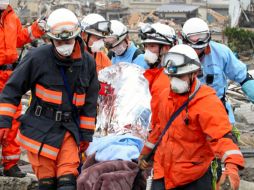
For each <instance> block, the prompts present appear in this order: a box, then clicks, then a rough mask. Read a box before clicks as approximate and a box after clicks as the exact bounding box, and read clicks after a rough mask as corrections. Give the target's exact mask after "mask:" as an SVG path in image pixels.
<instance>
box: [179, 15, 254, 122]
mask: <svg viewBox="0 0 254 190" xmlns="http://www.w3.org/2000/svg"><path fill="white" fill-rule="evenodd" d="M182 38H183V43H184V44H187V45H190V46H191V47H192V48H194V49H195V51H196V52H197V54H198V56H199V59H200V60H201V63H202V73H201V75H200V76H199V79H200V81H201V82H202V83H204V84H207V85H208V86H211V87H212V88H214V89H215V90H216V93H217V96H218V97H219V98H220V99H221V101H222V102H223V104H224V106H225V108H226V110H227V112H228V115H229V119H230V122H231V123H232V124H234V123H235V118H234V115H233V110H232V108H231V106H230V104H229V102H228V101H227V100H226V95H225V93H226V91H227V89H228V85H227V80H228V79H230V80H232V81H235V82H237V83H239V84H240V85H241V86H242V90H243V92H244V93H245V94H246V95H247V97H248V98H249V100H250V101H251V102H254V80H253V78H252V76H251V75H250V74H249V73H248V72H247V68H246V65H245V64H244V63H242V62H241V61H240V60H238V59H237V58H236V57H235V55H234V54H233V52H232V51H231V50H230V49H229V48H228V47H227V46H225V45H223V44H220V43H217V42H215V41H213V40H211V32H210V30H209V27H208V25H207V23H206V22H205V21H203V20H202V19H200V18H191V19H189V20H187V21H186V22H185V23H184V25H183V29H182Z"/></svg>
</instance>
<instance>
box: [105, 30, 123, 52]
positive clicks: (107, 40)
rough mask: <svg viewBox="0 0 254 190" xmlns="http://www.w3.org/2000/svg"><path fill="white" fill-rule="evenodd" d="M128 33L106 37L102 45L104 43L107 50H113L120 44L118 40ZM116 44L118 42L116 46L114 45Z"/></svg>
mask: <svg viewBox="0 0 254 190" xmlns="http://www.w3.org/2000/svg"><path fill="white" fill-rule="evenodd" d="M127 33H128V32H125V33H123V34H121V35H120V36H117V35H110V36H107V37H105V38H104V39H103V40H104V43H105V46H106V47H107V48H109V49H111V48H114V47H115V46H116V45H118V44H119V43H120V42H119V40H120V38H121V37H123V36H124V35H126V34H127ZM123 40H124V38H123ZM117 42H119V43H118V44H116V43H117ZM114 44H116V45H114Z"/></svg>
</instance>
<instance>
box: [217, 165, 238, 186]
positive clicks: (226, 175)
mask: <svg viewBox="0 0 254 190" xmlns="http://www.w3.org/2000/svg"><path fill="white" fill-rule="evenodd" d="M239 185H240V177H239V174H238V167H237V165H235V164H232V163H227V164H226V168H225V171H224V172H223V173H222V175H221V178H220V181H219V182H218V184H217V190H238V189H239Z"/></svg>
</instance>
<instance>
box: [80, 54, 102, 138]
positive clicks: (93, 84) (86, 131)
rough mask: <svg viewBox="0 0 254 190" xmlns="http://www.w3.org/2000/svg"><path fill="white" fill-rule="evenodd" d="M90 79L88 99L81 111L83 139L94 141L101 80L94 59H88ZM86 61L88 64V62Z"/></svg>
mask: <svg viewBox="0 0 254 190" xmlns="http://www.w3.org/2000/svg"><path fill="white" fill-rule="evenodd" d="M87 63H88V64H89V68H88V69H89V73H90V81H89V86H88V89H87V92H86V101H85V104H84V106H83V107H82V110H81V112H80V133H81V141H90V142H91V141H92V136H93V134H94V130H95V123H96V114H97V99H98V92H99V81H98V77H97V72H96V67H95V61H94V59H92V58H90V57H89V59H88V62H87ZM87 63H86V64H87Z"/></svg>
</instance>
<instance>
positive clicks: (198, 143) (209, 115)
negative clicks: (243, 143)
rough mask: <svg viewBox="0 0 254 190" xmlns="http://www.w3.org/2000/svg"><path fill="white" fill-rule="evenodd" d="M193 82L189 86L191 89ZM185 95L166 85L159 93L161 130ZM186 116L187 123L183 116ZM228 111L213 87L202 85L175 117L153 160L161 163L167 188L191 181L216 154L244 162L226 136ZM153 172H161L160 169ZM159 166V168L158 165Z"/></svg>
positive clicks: (193, 87) (227, 159)
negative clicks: (186, 106) (171, 89)
mask: <svg viewBox="0 0 254 190" xmlns="http://www.w3.org/2000/svg"><path fill="white" fill-rule="evenodd" d="M196 83H197V82H195V83H194V84H193V86H192V88H191V93H192V92H194V89H195V86H196ZM187 98H188V95H179V94H175V93H174V92H172V91H171V92H170V90H169V88H168V89H165V90H164V91H163V92H162V93H161V94H160V97H159V100H160V101H159V105H158V110H159V112H158V118H159V125H160V127H161V130H162V129H163V128H164V127H165V126H166V123H167V122H168V120H169V118H170V116H171V115H172V113H173V112H174V111H175V110H176V109H178V108H179V107H180V106H181V105H182V104H183V103H184V102H185V101H186V100H187ZM185 118H188V119H189V124H188V125H186V124H185V122H184V120H185ZM231 129H232V127H231V125H230V123H229V120H228V116H227V113H226V111H225V108H224V107H223V105H222V103H221V101H220V100H219V99H218V97H217V96H216V93H215V91H214V90H213V89H211V88H210V87H208V86H205V85H204V86H201V87H200V89H199V91H198V92H197V94H196V95H195V97H194V98H193V99H192V100H191V101H190V102H189V105H188V114H187V112H186V109H185V110H184V111H182V112H181V113H180V114H179V115H178V117H177V118H176V119H175V120H174V122H173V123H172V125H171V127H170V128H169V130H168V131H167V132H166V134H165V135H164V137H163V139H162V141H161V143H160V145H159V147H158V149H157V151H156V153H155V156H154V160H155V161H156V162H158V163H160V165H161V166H162V167H163V174H164V179H165V185H166V189H172V188H175V187H179V186H182V185H184V184H188V183H190V182H193V181H195V180H197V179H199V178H200V177H202V176H203V175H204V174H205V172H206V171H207V169H208V167H209V165H210V164H211V161H212V160H213V159H214V157H215V155H217V156H218V157H220V158H221V159H222V162H224V163H229V162H230V163H234V164H237V165H239V166H240V167H243V166H244V159H243V157H242V154H241V152H240V150H239V148H238V147H237V145H235V144H234V143H233V141H232V140H231V139H229V138H226V137H224V136H225V135H226V134H227V133H229V132H230V131H231ZM154 169H155V170H154V173H155V175H156V173H157V174H158V173H159V174H161V171H156V168H154ZM158 169H161V168H158Z"/></svg>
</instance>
